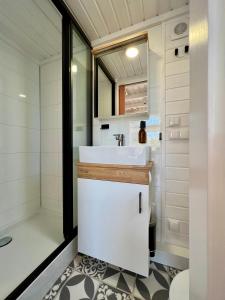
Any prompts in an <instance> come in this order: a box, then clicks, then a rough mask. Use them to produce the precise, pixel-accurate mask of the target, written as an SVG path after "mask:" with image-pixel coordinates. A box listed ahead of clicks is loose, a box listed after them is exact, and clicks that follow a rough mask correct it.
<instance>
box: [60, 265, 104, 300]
mask: <svg viewBox="0 0 225 300" xmlns="http://www.w3.org/2000/svg"><path fill="white" fill-rule="evenodd" d="M99 284H100V283H99V282H98V281H97V280H96V279H93V278H91V277H89V276H88V275H85V274H80V273H79V272H77V271H74V272H73V274H72V275H71V276H70V278H69V279H68V280H67V281H66V283H65V284H64V286H63V287H62V289H61V290H60V291H59V293H58V294H57V296H56V297H55V300H80V299H83V300H84V299H85V300H91V299H93V297H94V296H95V294H96V292H97V290H98V287H99Z"/></svg>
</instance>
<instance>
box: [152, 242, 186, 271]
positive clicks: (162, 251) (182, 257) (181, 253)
mask: <svg viewBox="0 0 225 300" xmlns="http://www.w3.org/2000/svg"><path fill="white" fill-rule="evenodd" d="M188 254H189V250H188V249H187V248H183V247H178V246H175V245H171V244H166V243H164V244H162V243H158V244H157V246H156V252H155V257H151V261H154V262H158V263H160V264H164V265H168V266H171V267H174V268H177V269H180V270H185V269H188V268H189V258H188Z"/></svg>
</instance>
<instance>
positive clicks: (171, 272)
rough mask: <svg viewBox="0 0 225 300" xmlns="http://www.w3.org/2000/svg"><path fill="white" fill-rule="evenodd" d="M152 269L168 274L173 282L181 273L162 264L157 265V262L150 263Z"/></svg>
mask: <svg viewBox="0 0 225 300" xmlns="http://www.w3.org/2000/svg"><path fill="white" fill-rule="evenodd" d="M150 269H154V270H159V271H163V272H167V273H168V275H169V276H170V279H171V280H172V279H173V278H174V277H175V276H176V275H177V274H178V273H179V272H180V270H178V269H176V268H173V267H170V266H166V265H162V264H160V263H157V262H151V263H150Z"/></svg>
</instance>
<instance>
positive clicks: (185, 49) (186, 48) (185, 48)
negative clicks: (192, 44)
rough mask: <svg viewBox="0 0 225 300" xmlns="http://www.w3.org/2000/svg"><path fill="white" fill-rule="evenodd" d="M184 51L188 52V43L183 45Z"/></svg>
mask: <svg viewBox="0 0 225 300" xmlns="http://www.w3.org/2000/svg"><path fill="white" fill-rule="evenodd" d="M184 52H185V53H188V52H189V45H186V46H185V47H184Z"/></svg>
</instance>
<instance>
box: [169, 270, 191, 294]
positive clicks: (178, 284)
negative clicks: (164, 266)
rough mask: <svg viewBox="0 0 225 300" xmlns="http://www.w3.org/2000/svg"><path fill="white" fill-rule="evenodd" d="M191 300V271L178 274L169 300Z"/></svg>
mask: <svg viewBox="0 0 225 300" xmlns="http://www.w3.org/2000/svg"><path fill="white" fill-rule="evenodd" d="M181 299H182V300H189V270H185V271H182V272H180V273H179V274H177V275H176V276H175V277H174V279H173V281H172V282H171V285H170V292H169V300H181Z"/></svg>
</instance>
